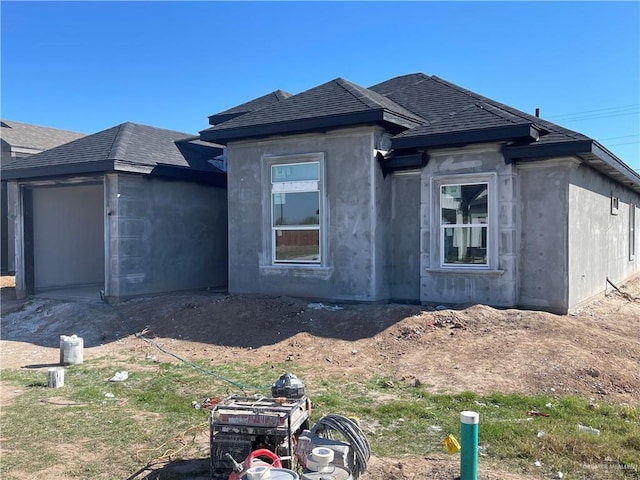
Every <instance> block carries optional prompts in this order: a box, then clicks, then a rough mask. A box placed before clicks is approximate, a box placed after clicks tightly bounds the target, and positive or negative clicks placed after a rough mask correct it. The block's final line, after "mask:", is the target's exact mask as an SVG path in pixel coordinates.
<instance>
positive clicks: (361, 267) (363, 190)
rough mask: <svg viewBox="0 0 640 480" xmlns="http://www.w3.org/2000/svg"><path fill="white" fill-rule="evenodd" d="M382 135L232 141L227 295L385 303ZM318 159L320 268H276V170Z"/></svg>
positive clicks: (372, 131)
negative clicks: (273, 170) (273, 211)
mask: <svg viewBox="0 0 640 480" xmlns="http://www.w3.org/2000/svg"><path fill="white" fill-rule="evenodd" d="M384 138H385V134H384V132H383V131H382V130H381V129H379V128H376V127H358V128H345V129H340V130H335V131H332V132H325V133H323V134H306V135H295V136H290V137H274V138H270V139H264V140H259V141H243V142H236V143H230V144H229V145H228V146H227V158H228V172H227V174H228V192H229V202H228V204H229V247H230V248H229V291H230V292H232V293H262V294H273V295H291V296H297V297H304V298H318V299H323V300H335V301H379V300H387V299H388V298H389V296H390V286H389V283H390V282H389V262H390V261H389V255H388V252H389V245H388V242H389V240H388V237H389V233H388V231H387V229H388V226H387V225H388V222H389V216H390V206H389V205H390V188H391V187H390V186H391V181H390V179H389V178H386V179H385V178H383V176H382V171H381V169H380V166H379V165H378V162H377V160H376V159H375V155H374V149H376V148H380V146H381V145H382V144H383V143H384ZM305 155H306V156H305ZM309 155H310V156H309ZM317 158H320V161H321V188H322V189H323V190H324V196H323V198H322V200H321V210H322V211H321V219H322V220H321V222H322V227H321V239H322V240H321V242H322V246H321V249H322V253H321V254H322V263H321V264H320V265H317V264H309V265H286V264H277V265H274V264H273V262H272V259H271V220H270V218H271V216H270V208H271V207H270V202H271V200H270V195H269V188H270V165H272V164H273V163H281V162H287V161H294V162H295V161H306V160H309V159H311V160H314V159H317Z"/></svg>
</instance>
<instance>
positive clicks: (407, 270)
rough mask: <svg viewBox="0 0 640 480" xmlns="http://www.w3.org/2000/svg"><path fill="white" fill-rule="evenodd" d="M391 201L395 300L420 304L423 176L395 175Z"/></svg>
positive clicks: (393, 291)
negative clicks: (421, 177) (421, 187)
mask: <svg viewBox="0 0 640 480" xmlns="http://www.w3.org/2000/svg"><path fill="white" fill-rule="evenodd" d="M391 180H392V182H393V183H392V200H391V232H390V238H391V248H390V250H391V252H390V259H391V298H392V299H393V300H394V301H399V302H410V303H418V302H419V301H420V208H421V206H420V172H419V171H414V172H402V173H395V174H393V175H392V177H391Z"/></svg>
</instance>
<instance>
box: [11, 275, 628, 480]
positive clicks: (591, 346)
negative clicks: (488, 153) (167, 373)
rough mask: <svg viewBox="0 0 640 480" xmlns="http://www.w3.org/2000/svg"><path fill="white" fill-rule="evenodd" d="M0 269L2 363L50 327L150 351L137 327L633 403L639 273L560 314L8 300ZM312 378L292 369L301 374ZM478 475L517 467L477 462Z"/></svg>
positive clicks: (387, 477) (183, 340)
mask: <svg viewBox="0 0 640 480" xmlns="http://www.w3.org/2000/svg"><path fill="white" fill-rule="evenodd" d="M0 278H1V281H2V282H3V283H2V284H1V285H0V286H2V331H1V336H2V340H1V346H2V348H1V351H0V365H1V367H2V368H20V367H25V366H30V367H32V368H33V366H34V365H42V366H43V367H46V366H49V365H50V364H55V363H56V362H57V361H58V359H59V336H60V335H63V334H64V335H71V334H77V335H78V336H81V337H83V339H84V345H85V349H84V356H85V358H91V357H92V356H95V357H97V356H102V355H104V354H106V353H114V352H122V353H126V354H127V355H130V354H131V353H132V352H134V353H135V352H139V353H140V354H141V355H146V354H147V353H151V354H153V355H157V356H161V355H163V354H162V353H161V352H159V351H158V350H156V349H155V348H154V347H152V346H150V345H149V344H147V343H145V342H143V341H142V340H140V339H139V338H136V337H135V336H134V335H133V334H134V333H136V332H140V331H142V330H145V329H146V332H147V333H146V335H147V336H148V337H154V338H155V340H156V341H157V342H158V343H159V344H160V345H162V346H163V347H164V348H166V349H167V350H170V351H171V352H173V353H175V354H177V355H179V356H181V357H183V358H186V359H188V360H196V359H199V360H201V359H208V360H210V361H211V362H212V364H215V363H223V362H225V361H228V360H233V361H234V362H246V363H248V364H258V363H260V364H261V363H264V362H265V360H266V361H272V362H274V363H275V362H285V361H288V360H295V362H296V363H297V364H299V365H301V366H315V367H318V366H320V367H321V368H316V369H315V371H317V372H318V373H317V374H316V375H317V376H318V377H320V376H325V377H335V376H336V375H343V376H345V377H349V378H357V377H358V376H371V375H382V376H386V377H389V378H393V379H396V381H399V382H406V383H410V384H415V383H416V382H421V383H422V384H424V385H428V386H429V388H430V389H431V390H432V391H433V392H440V391H447V392H460V391H467V390H470V391H474V392H476V393H478V394H484V393H492V392H497V391H500V392H503V393H509V392H520V393H526V394H536V393H546V394H550V395H566V394H580V395H585V396H587V397H593V398H595V399H599V400H605V401H610V402H616V403H621V402H627V403H631V404H638V403H640V368H639V367H638V366H639V365H640V333H639V332H640V277H636V278H635V279H634V280H633V281H629V282H627V283H625V284H622V285H618V288H619V291H617V290H615V289H614V288H613V287H611V286H608V288H607V290H606V292H605V293H604V294H603V295H601V296H600V297H599V298H597V299H595V300H594V301H592V302H591V303H589V304H587V305H585V306H583V307H582V308H580V309H579V310H577V311H576V312H574V313H572V314H570V315H564V316H558V315H552V314H549V313H546V312H534V311H528V310H515V309H495V308H491V307H487V306H483V305H468V306H456V307H455V308H453V307H449V306H447V305H442V306H438V307H437V308H430V307H421V306H414V305H398V304H384V305H348V304H341V305H333V304H318V303H309V302H307V301H303V300H300V299H294V298H288V297H268V296H256V295H253V296H249V295H226V294H222V293H209V292H197V293H193V292H191V293H180V294H173V295H165V296H159V297H149V298H141V299H135V300H131V301H128V302H124V303H121V304H117V305H109V304H106V303H103V302H100V301H99V299H96V300H94V301H86V302H69V301H64V300H52V299H46V298H40V297H38V298H30V299H27V300H25V301H21V300H16V299H15V293H14V291H13V288H12V287H13V284H12V280H13V279H12V277H0ZM163 360H166V361H170V360H171V358H170V357H167V358H164V357H163ZM315 380H317V378H307V377H306V376H305V382H307V383H313V382H314V381H315ZM5 390H6V389H5ZM3 397H4V395H3ZM4 401H5V399H4V398H3V402H4ZM336 413H339V412H336ZM456 472H459V466H458V465H457V464H456V463H455V461H454V460H452V457H447V456H442V457H440V456H433V457H414V458H402V459H393V458H373V459H372V460H371V463H370V467H369V469H368V470H367V473H366V474H365V476H363V477H361V478H362V479H363V480H396V479H398V480H400V479H414V478H415V479H418V478H443V479H444V478H446V479H449V480H451V479H453V478H455V477H456ZM480 474H481V477H480V478H482V479H506V480H518V479H521V478H525V477H518V476H517V475H514V474H507V473H504V472H499V471H494V470H492V469H491V467H490V466H486V465H485V466H483V467H481V469H480Z"/></svg>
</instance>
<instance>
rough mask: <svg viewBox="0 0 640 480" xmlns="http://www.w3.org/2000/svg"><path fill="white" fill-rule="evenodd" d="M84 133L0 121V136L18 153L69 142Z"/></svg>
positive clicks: (27, 152) (35, 151)
mask: <svg viewBox="0 0 640 480" xmlns="http://www.w3.org/2000/svg"><path fill="white" fill-rule="evenodd" d="M84 135H85V134H84V133H78V132H71V131H68V130H60V129H57V128H50V127H41V126H39V125H31V124H28V123H22V122H14V121H13V120H1V121H0V138H2V140H3V141H4V142H6V143H7V144H8V145H10V146H11V148H12V149H13V150H15V151H18V153H26V154H33V153H37V152H41V151H43V150H48V149H50V148H53V147H57V146H58V145H62V144H63V143H67V142H71V141H72V140H76V139H78V138H80V137H84Z"/></svg>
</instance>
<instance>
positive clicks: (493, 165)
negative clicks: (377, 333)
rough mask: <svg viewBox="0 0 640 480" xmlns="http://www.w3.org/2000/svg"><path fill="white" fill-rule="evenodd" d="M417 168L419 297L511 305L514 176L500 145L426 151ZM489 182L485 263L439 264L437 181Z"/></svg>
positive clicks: (514, 252) (513, 285)
mask: <svg viewBox="0 0 640 480" xmlns="http://www.w3.org/2000/svg"><path fill="white" fill-rule="evenodd" d="M428 154H429V161H428V163H427V165H426V167H425V168H424V169H423V170H422V178H421V208H420V252H421V261H420V277H421V279H420V300H421V302H423V303H445V304H446V303H450V304H456V303H482V304H487V305H495V306H514V305H515V303H516V291H517V280H518V277H517V275H518V271H517V270H518V265H517V261H516V259H517V247H516V232H517V226H516V218H515V216H516V174H515V170H514V168H513V165H509V164H506V163H505V161H504V158H503V156H502V153H501V151H500V146H499V145H497V144H485V145H477V146H471V147H464V148H459V149H446V150H433V151H429V152H428ZM443 181H446V182H449V181H451V182H454V183H455V182H459V183H475V182H477V181H488V182H489V196H490V199H489V208H490V211H489V217H490V220H489V229H488V236H489V240H488V243H489V247H488V252H489V265H488V267H487V268H471V267H449V266H447V267H442V266H441V265H440V249H441V245H440V223H439V222H440V216H439V215H440V214H439V211H438V210H437V208H438V204H439V199H438V196H439V185H440V184H441V182H443Z"/></svg>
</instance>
